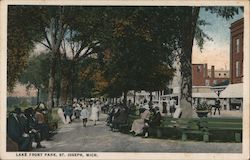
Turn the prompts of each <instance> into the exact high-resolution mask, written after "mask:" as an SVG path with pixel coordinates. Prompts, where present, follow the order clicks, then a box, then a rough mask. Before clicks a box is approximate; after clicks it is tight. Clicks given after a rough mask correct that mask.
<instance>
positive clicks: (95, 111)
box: [89, 104, 99, 121]
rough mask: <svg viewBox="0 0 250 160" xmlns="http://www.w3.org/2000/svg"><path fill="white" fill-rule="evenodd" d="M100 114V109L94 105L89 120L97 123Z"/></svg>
mask: <svg viewBox="0 0 250 160" xmlns="http://www.w3.org/2000/svg"><path fill="white" fill-rule="evenodd" d="M98 112H99V109H98V107H97V106H96V105H94V104H93V105H92V108H91V115H90V117H89V119H90V120H92V121H97V120H98Z"/></svg>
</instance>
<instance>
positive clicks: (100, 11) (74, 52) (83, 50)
mask: <svg viewBox="0 0 250 160" xmlns="http://www.w3.org/2000/svg"><path fill="white" fill-rule="evenodd" d="M71 9H72V10H73V11H71V13H70V15H71V16H70V17H71V20H70V22H71V23H69V27H68V29H67V30H66V35H65V37H64V38H63V40H62V45H61V47H60V54H61V55H62V56H61V68H62V69H61V72H62V74H61V75H62V79H61V94H60V95H61V96H60V103H66V101H67V99H68V93H69V90H70V88H71V91H72V95H73V94H74V93H73V92H75V91H74V89H73V88H72V87H73V86H74V84H75V83H77V82H76V79H78V78H77V77H78V76H79V74H78V72H79V69H78V70H77V69H76V68H77V66H78V64H80V63H81V62H82V61H85V60H86V59H87V58H89V56H90V55H93V54H95V55H94V56H96V54H100V53H101V52H102V46H103V44H104V43H105V37H106V36H107V35H108V34H109V32H110V28H111V27H110V24H109V23H107V22H108V17H107V16H106V11H105V9H104V8H101V7H73V8H71ZM70 85H71V86H70ZM72 95H71V98H73V97H72Z"/></svg>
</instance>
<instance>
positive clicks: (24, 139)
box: [7, 108, 32, 151]
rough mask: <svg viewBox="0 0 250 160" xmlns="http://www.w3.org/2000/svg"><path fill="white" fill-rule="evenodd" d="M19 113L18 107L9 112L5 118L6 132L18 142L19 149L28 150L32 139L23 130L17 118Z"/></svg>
mask: <svg viewBox="0 0 250 160" xmlns="http://www.w3.org/2000/svg"><path fill="white" fill-rule="evenodd" d="M20 114H21V109H20V108H16V109H15V112H12V113H10V115H9V117H8V119H7V134H8V136H9V137H10V138H11V139H12V140H13V141H14V142H16V143H17V144H18V150H19V151H29V150H30V149H31V145H32V141H31V138H30V136H29V135H28V134H27V133H25V131H24V128H23V126H22V124H21V122H20V119H19V115H20Z"/></svg>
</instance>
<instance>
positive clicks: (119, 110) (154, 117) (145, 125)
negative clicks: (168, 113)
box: [107, 100, 162, 137]
mask: <svg viewBox="0 0 250 160" xmlns="http://www.w3.org/2000/svg"><path fill="white" fill-rule="evenodd" d="M129 114H131V107H130V106H129V105H128V106H126V105H123V104H122V103H118V104H116V105H114V106H113V107H112V108H111V109H110V111H109V113H108V118H107V125H108V126H110V128H111V130H112V131H116V130H119V126H120V125H122V124H126V123H127V121H128V117H129ZM139 114H140V118H139V119H136V120H134V121H133V123H132V126H131V129H130V132H131V133H133V134H134V135H135V136H137V135H144V137H148V134H149V132H148V130H149V128H150V127H157V126H160V124H161V119H162V115H161V113H160V110H159V107H157V106H153V105H152V104H150V103H148V102H147V100H144V103H143V104H141V105H140V108H139Z"/></svg>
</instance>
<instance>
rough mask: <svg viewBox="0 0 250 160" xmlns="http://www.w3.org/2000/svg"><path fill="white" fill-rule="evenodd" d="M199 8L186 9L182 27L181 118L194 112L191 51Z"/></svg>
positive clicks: (189, 116)
mask: <svg viewBox="0 0 250 160" xmlns="http://www.w3.org/2000/svg"><path fill="white" fill-rule="evenodd" d="M199 10H200V8H199V7H188V8H187V10H186V11H187V12H186V13H187V14H186V16H185V17H186V18H187V20H186V21H185V27H183V35H185V37H184V39H183V46H182V54H181V57H180V62H181V97H180V106H181V108H182V116H181V117H182V118H192V117H194V116H195V115H194V110H193V108H192V49H193V41H194V36H195V29H196V23H197V20H198V16H199Z"/></svg>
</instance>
